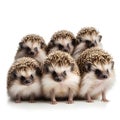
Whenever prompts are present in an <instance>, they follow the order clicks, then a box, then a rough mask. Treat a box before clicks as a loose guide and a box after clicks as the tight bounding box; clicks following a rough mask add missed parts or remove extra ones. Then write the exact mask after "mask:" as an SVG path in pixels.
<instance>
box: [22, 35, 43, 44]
mask: <svg viewBox="0 0 120 120" xmlns="http://www.w3.org/2000/svg"><path fill="white" fill-rule="evenodd" d="M28 41H30V42H32V43H36V42H37V43H41V42H42V43H45V41H44V39H43V38H42V37H41V36H39V35H35V34H29V35H26V36H25V37H23V39H22V42H23V43H26V42H28Z"/></svg>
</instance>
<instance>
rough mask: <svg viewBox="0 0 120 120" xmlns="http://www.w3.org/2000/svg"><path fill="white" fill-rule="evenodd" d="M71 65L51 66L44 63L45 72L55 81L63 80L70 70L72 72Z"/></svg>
mask: <svg viewBox="0 0 120 120" xmlns="http://www.w3.org/2000/svg"><path fill="white" fill-rule="evenodd" d="M72 69H73V68H72V66H66V67H65V66H51V65H48V64H46V65H45V73H46V74H49V75H50V77H51V78H52V79H53V80H54V81H55V82H63V81H65V80H66V79H67V77H68V75H69V74H70V72H72Z"/></svg>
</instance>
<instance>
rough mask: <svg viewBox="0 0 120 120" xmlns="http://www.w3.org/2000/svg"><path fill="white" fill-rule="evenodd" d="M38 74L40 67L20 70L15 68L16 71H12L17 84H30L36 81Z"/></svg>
mask: <svg viewBox="0 0 120 120" xmlns="http://www.w3.org/2000/svg"><path fill="white" fill-rule="evenodd" d="M36 75H38V69H36V70H35V69H29V70H20V71H17V70H15V71H14V72H12V80H14V82H15V83H17V84H20V85H24V86H29V85H31V84H33V83H34V82H35V80H36V77H37V76H36ZM39 75H40V74H39Z"/></svg>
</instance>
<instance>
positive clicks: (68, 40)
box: [55, 37, 74, 54]
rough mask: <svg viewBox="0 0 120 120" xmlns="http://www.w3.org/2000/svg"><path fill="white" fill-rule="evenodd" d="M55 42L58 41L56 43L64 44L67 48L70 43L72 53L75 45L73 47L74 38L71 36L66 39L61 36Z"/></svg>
mask: <svg viewBox="0 0 120 120" xmlns="http://www.w3.org/2000/svg"><path fill="white" fill-rule="evenodd" d="M55 43H56V44H61V45H63V46H64V48H67V45H68V44H69V46H70V51H69V53H70V54H72V52H73V49H74V47H73V45H72V40H71V38H69V37H68V38H65V39H62V38H59V39H58V40H57V41H55Z"/></svg>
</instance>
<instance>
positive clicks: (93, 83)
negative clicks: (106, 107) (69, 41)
mask: <svg viewBox="0 0 120 120" xmlns="http://www.w3.org/2000/svg"><path fill="white" fill-rule="evenodd" d="M77 64H78V67H79V70H80V74H81V83H80V91H79V95H80V97H83V98H85V99H87V101H88V102H92V101H93V99H97V98H98V97H99V95H100V94H101V95H102V101H104V102H107V101H108V100H107V99H106V92H107V90H108V89H109V88H110V87H111V86H112V85H113V83H114V81H115V76H114V62H113V59H112V57H111V56H110V55H109V54H108V53H106V52H104V51H103V50H102V49H98V48H90V49H87V50H85V51H83V52H82V53H81V55H80V56H79V58H78V60H77Z"/></svg>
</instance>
